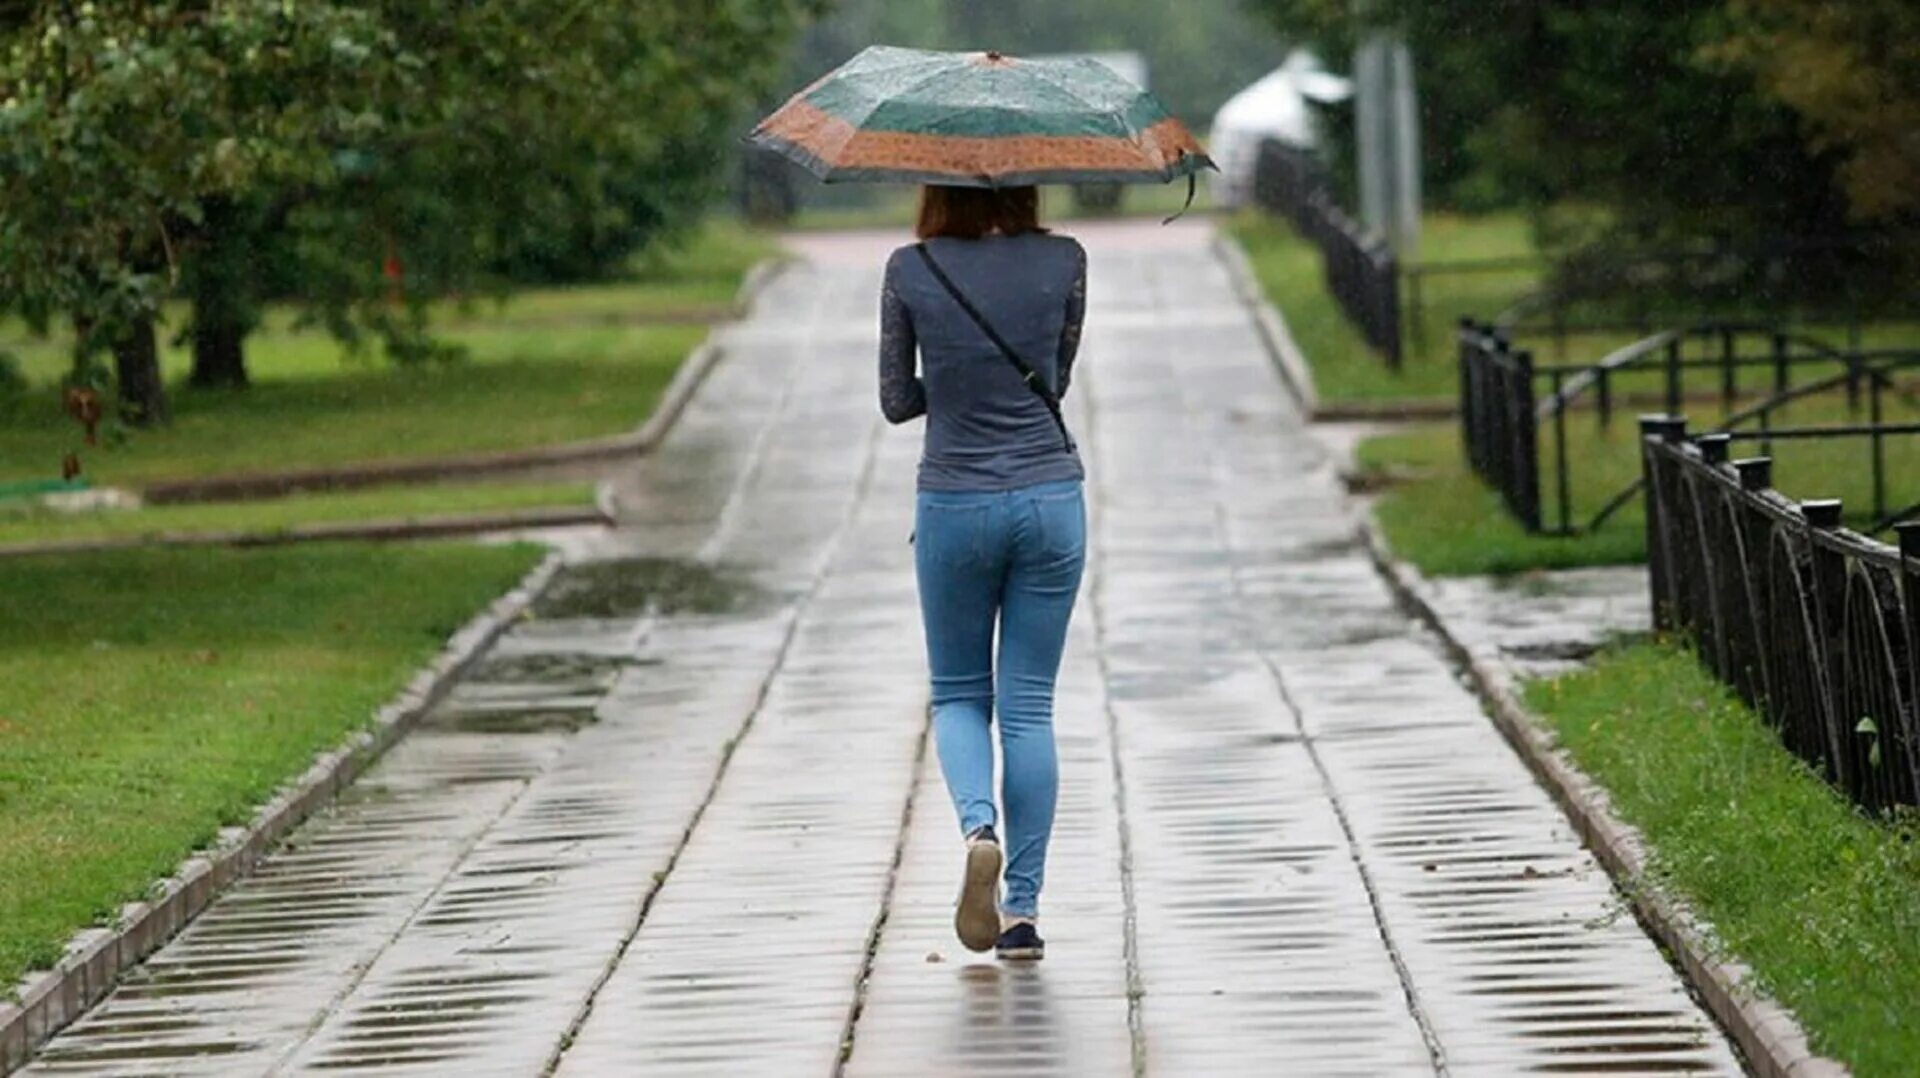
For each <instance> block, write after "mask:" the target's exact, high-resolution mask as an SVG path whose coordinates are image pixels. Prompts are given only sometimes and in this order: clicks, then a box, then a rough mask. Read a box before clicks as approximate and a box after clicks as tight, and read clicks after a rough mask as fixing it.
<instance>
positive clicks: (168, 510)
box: [0, 483, 594, 543]
mask: <svg viewBox="0 0 1920 1078" xmlns="http://www.w3.org/2000/svg"><path fill="white" fill-rule="evenodd" d="M593 496H594V486H593V484H591V483H449V484H444V485H428V486H401V487H381V488H377V489H373V490H355V491H344V492H337V493H316V494H292V495H288V496H287V497H284V498H272V499H269V500H266V501H248V502H225V503H212V504H205V505H156V506H147V507H143V508H140V509H130V510H100V511H97V512H75V513H67V512H55V511H52V510H49V509H27V510H21V511H15V512H0V543H27V542H57V541H60V540H72V539H104V538H115V537H121V536H148V535H157V534H160V533H163V532H165V533H198V532H271V531H279V530H281V529H284V528H291V527H296V526H299V525H307V524H342V523H355V522H373V521H388V520H419V519H428V518H433V517H446V516H460V515H467V514H473V513H483V512H508V511H511V510H518V509H572V508H581V507H590V506H592V505H593Z"/></svg>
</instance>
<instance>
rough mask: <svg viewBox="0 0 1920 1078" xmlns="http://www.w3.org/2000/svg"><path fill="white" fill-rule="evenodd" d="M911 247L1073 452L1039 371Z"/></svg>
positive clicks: (926, 255)
mask: <svg viewBox="0 0 1920 1078" xmlns="http://www.w3.org/2000/svg"><path fill="white" fill-rule="evenodd" d="M913 249H914V250H916V251H918V252H920V261H922V262H924V263H926V265H927V272H928V273H931V274H933V279H934V280H936V281H939V282H940V286H941V287H942V288H945V289H946V290H947V295H949V296H952V297H953V301H954V302H955V303H958V304H959V305H960V309H961V310H963V311H965V312H967V317H968V318H971V319H973V324H974V325H976V326H979V327H980V332H982V333H985V334H986V335H987V339H988V340H990V341H992V342H993V346H994V347H995V348H998V349H1000V354H1001V355H1002V356H1005V357H1006V360H1007V362H1008V363H1011V364H1013V369H1014V370H1016V371H1019V372H1020V380H1021V381H1022V382H1025V383H1026V384H1027V388H1028V389H1031V390H1033V395H1034V396H1036V397H1039V398H1040V403H1042V404H1044V405H1046V406H1047V412H1048V414H1050V415H1052V416H1053V425H1054V426H1056V427H1059V428H1060V440H1061V441H1062V442H1064V443H1066V447H1067V452H1069V453H1071V452H1073V435H1071V434H1069V433H1067V420H1066V417H1064V416H1062V415H1061V414H1060V398H1059V397H1057V396H1055V395H1054V392H1053V390H1052V389H1051V388H1050V387H1049V386H1048V385H1047V382H1046V379H1044V378H1042V377H1040V372H1039V371H1036V370H1034V369H1033V367H1032V366H1030V365H1029V364H1028V363H1027V361H1026V360H1024V359H1021V358H1020V353H1018V352H1015V351H1014V350H1013V346H1012V345H1010V344H1008V343H1007V339H1006V338H1005V337H1002V336H1000V332H999V331H998V330H996V329H994V328H993V324H992V323H990V322H988V321H987V318H986V316H985V315H983V314H981V313H980V309H979V308H977V307H975V306H974V305H973V301H972V300H969V299H968V298H967V297H966V294H965V293H963V292H961V291H960V286H959V285H956V284H954V283H953V278H951V277H949V276H947V271H946V270H943V269H941V268H940V263H938V262H935V261H934V260H933V252H932V251H929V250H927V245H926V244H925V243H916V244H914V245H913Z"/></svg>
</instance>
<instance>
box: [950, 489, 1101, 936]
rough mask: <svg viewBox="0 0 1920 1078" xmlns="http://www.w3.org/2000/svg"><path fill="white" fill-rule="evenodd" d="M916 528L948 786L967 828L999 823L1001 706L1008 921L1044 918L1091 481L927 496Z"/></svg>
mask: <svg viewBox="0 0 1920 1078" xmlns="http://www.w3.org/2000/svg"><path fill="white" fill-rule="evenodd" d="M914 534H915V540H914V569H915V573H916V575H917V576H918V578H919V583H920V614H921V617H922V619H923V620H924V621H925V622H926V636H927V666H928V668H929V669H930V670H931V672H932V676H933V732H934V742H935V745H936V746H937V749H938V751H939V754H940V770H941V772H942V773H943V774H944V775H945V776H946V780H947V792H948V793H949V794H951V795H952V797H953V807H954V811H955V812H956V813H957V814H958V815H959V817H960V831H961V833H962V834H970V833H972V832H973V831H974V830H975V829H977V828H979V827H982V826H984V825H986V824H997V823H998V822H999V814H998V813H997V812H996V811H995V807H994V797H993V738H992V735H991V734H990V732H989V730H988V727H989V726H991V725H992V723H993V718H994V713H995V711H996V710H997V711H998V713H999V720H1000V755H1001V757H1002V764H1003V769H1004V775H1003V777H1002V782H1001V787H1000V798H1001V802H1002V804H1004V806H1005V808H1006V826H1005V827H1004V828H1001V829H1000V830H1001V831H1002V834H1003V838H1004V840H1005V842H1006V850H1007V868H1006V890H1005V893H1004V895H1003V897H1002V899H1001V906H1000V908H1001V910H1002V911H1003V912H1005V913H1006V914H1008V915H1009V916H1014V917H1034V916H1038V914H1039V906H1040V886H1041V883H1042V882H1043V881H1044V879H1045V877H1046V868H1047V840H1048V838H1049V837H1050V836H1051V835H1052V833H1053V810H1054V802H1055V801H1056V799H1057V798H1058V795H1059V790H1060V766H1059V761H1058V758H1057V757H1056V756H1055V753H1054V745H1053V683H1054V677H1055V675H1056V674H1058V673H1059V670H1060V653H1061V651H1062V649H1064V648H1065V646H1066V641H1067V621H1068V619H1069V618H1070V617H1072V615H1073V601H1074V597H1075V595H1076V594H1078V592H1079V590H1080V575H1081V571H1082V570H1083V569H1084V568H1085V565H1086V547H1087V523H1086V505H1085V501H1084V499H1083V496H1082V492H1081V485H1080V481H1079V480H1077V479H1075V480H1066V481H1062V482H1053V483H1039V484H1036V485H1034V486H1029V487H1022V488H1020V489H1018V490H1002V491H982V492H967V493H949V492H943V491H922V492H921V493H920V496H919V504H918V507H917V512H916V514H915V528H914ZM996 626H998V628H999V637H1000V656H999V661H998V663H996V662H995V661H994V653H993V646H994V629H995V627H996ZM996 674H997V675H998V677H997V679H996V676H995V675H996Z"/></svg>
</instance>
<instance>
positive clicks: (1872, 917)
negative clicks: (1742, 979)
mask: <svg viewBox="0 0 1920 1078" xmlns="http://www.w3.org/2000/svg"><path fill="white" fill-rule="evenodd" d="M1526 701H1527V705H1528V707H1530V708H1531V709H1532V710H1533V711H1534V712H1535V713H1536V714H1539V715H1540V716H1541V717H1542V718H1543V719H1545V720H1546V723H1547V725H1548V726H1549V727H1551V728H1552V730H1553V732H1554V734H1555V735H1556V736H1557V738H1558V739H1559V741H1560V743H1561V744H1562V745H1564V746H1565V747H1566V749H1567V750H1568V751H1569V752H1570V753H1571V754H1572V756H1573V759H1574V761H1575V762H1576V763H1578V764H1579V766H1580V767H1581V768H1582V769H1583V770H1584V771H1586V772H1587V773H1588V774H1589V775H1592V776H1593V777H1594V778H1595V779H1596V780H1598V781H1599V782H1600V784H1601V785H1603V786H1605V787H1606V789H1607V791H1608V794H1609V795H1610V797H1611V798H1612V803H1613V807H1614V810H1615V811H1616V812H1618V813H1619V814H1620V815H1621V816H1622V817H1623V818H1625V819H1626V821H1627V822H1628V823H1630V824H1632V825H1634V826H1635V827H1637V828H1639V829H1640V831H1641V833H1642V834H1643V835H1645V836H1646V838H1647V840H1648V842H1649V843H1650V845H1651V847H1652V867H1653V872H1654V876H1655V878H1656V880H1657V881H1658V882H1659V883H1660V884H1661V885H1663V886H1665V887H1667V888H1669V889H1670V890H1671V891H1672V892H1674V893H1676V894H1677V895H1678V896H1679V897H1680V898H1682V899H1684V900H1685V901H1686V902H1687V904H1688V905H1689V906H1690V907H1691V908H1692V909H1693V910H1694V912H1695V913H1697V914H1698V915H1699V916H1700V917H1701V918H1702V919H1704V920H1705V921H1706V922H1707V923H1708V924H1710V925H1712V928H1713V935H1714V938H1715V940H1716V941H1717V943H1718V944H1719V945H1720V946H1722V947H1723V948H1724V950H1725V952H1726V953H1727V954H1729V955H1731V956H1735V957H1737V958H1739V959H1740V960H1741V961H1743V962H1745V963H1747V964H1748V965H1749V966H1750V967H1751V968H1752V969H1753V971H1754V973H1755V974H1756V975H1757V977H1758V980H1759V983H1760V986H1761V987H1762V988H1763V989H1764V990H1765V991H1767V992H1768V993H1770V994H1772V995H1773V996H1774V997H1775V998H1777V999H1778V1000H1779V1001H1780V1002H1781V1003H1783V1004H1785V1005H1786V1006H1787V1007H1788V1009H1790V1010H1792V1011H1793V1013H1794V1015H1795V1016H1796V1017H1797V1018H1798V1019H1799V1020H1800V1022H1801V1023H1802V1024H1803V1025H1804V1026H1806V1028H1807V1031H1808V1034H1809V1036H1810V1037H1811V1039H1812V1041H1813V1047H1814V1048H1815V1049H1816V1050H1817V1051H1819V1052H1821V1053H1823V1054H1826V1055H1831V1056H1833V1057H1834V1058H1837V1059H1839V1060H1841V1061H1843V1062H1844V1063H1846V1064H1848V1065H1849V1066H1850V1067H1851V1068H1852V1072H1853V1073H1854V1074H1857V1075H1860V1076H1861V1078H1877V1076H1889V1078H1891V1076H1895V1075H1900V1076H1904V1075H1910V1074H1912V1073H1913V1061H1914V1060H1915V1059H1920V1022H1915V1021H1914V1001H1915V1000H1917V999H1920V833H1916V831H1915V828H1914V824H1915V823H1916V821H1915V820H1914V819H1912V818H1909V819H1906V820H1895V821H1890V822H1883V821H1877V820H1871V819H1868V818H1865V817H1863V816H1862V815H1861V814H1860V813H1859V812H1857V811H1856V810H1855V809H1854V808H1853V807H1852V806H1850V805H1848V804H1847V803H1846V802H1845V801H1844V800H1843V799H1842V798H1841V797H1840V796H1839V795H1838V794H1836V793H1835V792H1834V791H1833V790H1832V789H1830V788H1829V787H1828V786H1827V785H1826V784H1825V783H1824V782H1822V781H1821V780H1820V779H1819V778H1818V777H1816V776H1815V775H1813V774H1812V773H1810V772H1809V771H1808V770H1807V769H1806V767H1805V765H1803V764H1801V763H1800V762H1799V761H1798V760H1796V759H1795V758H1794V757H1793V756H1792V755H1791V754H1790V753H1788V752H1787V751H1786V750H1785V749H1784V748H1782V747H1781V745H1780V742H1779V739H1778V738H1777V737H1776V736H1775V735H1774V733H1773V732H1772V731H1771V730H1769V729H1767V727H1766V725H1765V724H1764V723H1763V722H1762V721H1761V720H1760V717H1759V716H1758V715H1756V714H1754V712H1753V711H1752V709H1750V708H1748V707H1746V706H1745V705H1743V704H1742V703H1740V701H1739V700H1738V699H1736V698H1735V697H1734V695H1733V694H1732V693H1731V692H1730V691H1728V689H1727V688H1726V687H1725V686H1723V685H1721V684H1720V683H1719V682H1717V681H1716V680H1714V678H1713V677H1712V676H1711V675H1710V674H1708V673H1707V672H1706V671H1705V670H1704V669H1703V668H1702V667H1701V666H1700V664H1699V662H1698V661H1697V660H1696V659H1695V658H1694V656H1693V654H1692V653H1691V652H1690V651H1688V650H1686V649H1685V648H1684V647H1682V646H1681V645H1679V644H1678V643H1675V642H1659V643H1637V644H1631V645H1624V646H1620V647H1616V648H1612V649H1609V650H1608V651H1605V652H1603V653H1602V654H1601V655H1600V657H1599V659H1598V661H1597V662H1596V663H1595V664H1594V666H1593V668H1592V669H1589V670H1584V671H1581V672H1579V673H1575V674H1570V675H1568V676H1566V677H1563V678H1559V679H1556V680H1553V681H1544V682H1536V683H1533V684H1532V685H1529V686H1528V687H1527V689H1526Z"/></svg>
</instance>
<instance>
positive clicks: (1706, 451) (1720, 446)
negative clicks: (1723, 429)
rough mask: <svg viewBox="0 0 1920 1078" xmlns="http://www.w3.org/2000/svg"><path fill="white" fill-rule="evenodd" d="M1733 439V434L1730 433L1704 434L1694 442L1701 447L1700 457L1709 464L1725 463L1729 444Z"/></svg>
mask: <svg viewBox="0 0 1920 1078" xmlns="http://www.w3.org/2000/svg"><path fill="white" fill-rule="evenodd" d="M1732 441H1733V436H1732V435H1728V434H1702V435H1701V436H1700V437H1698V438H1695V439H1694V440H1693V444H1694V445H1696V446H1698V447H1699V448H1700V459H1702V460H1704V461H1706V462H1707V463H1708V464H1725V463H1726V462H1727V446H1728V444H1729V443H1731V442H1732Z"/></svg>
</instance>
